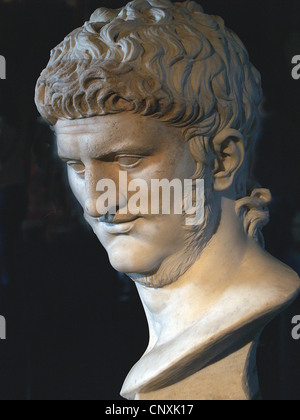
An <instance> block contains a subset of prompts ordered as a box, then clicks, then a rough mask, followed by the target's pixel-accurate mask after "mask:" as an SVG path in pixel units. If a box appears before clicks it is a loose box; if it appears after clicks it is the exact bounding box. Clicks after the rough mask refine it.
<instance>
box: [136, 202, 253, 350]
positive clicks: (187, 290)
mask: <svg viewBox="0 0 300 420" xmlns="http://www.w3.org/2000/svg"><path fill="white" fill-rule="evenodd" d="M234 206H235V202H234V201H233V200H229V199H225V198H224V199H223V202H222V217H221V221H220V225H219V228H218V230H217V232H216V233H215V235H214V236H213V237H212V239H211V241H210V243H209V244H208V246H207V247H206V248H205V249H204V251H203V252H202V254H201V256H200V258H199V259H198V260H197V261H196V263H195V264H194V265H193V266H192V267H191V268H190V269H189V270H188V271H187V272H186V273H185V274H184V275H183V276H182V277H181V278H179V279H178V280H177V281H176V282H174V283H173V284H170V285H169V286H166V287H164V288H160V289H152V288H148V287H145V286H142V285H139V284H138V285H137V288H138V291H139V294H140V297H141V300H142V303H143V305H144V308H145V312H146V315H147V319H148V323H149V329H150V344H149V348H148V351H150V350H151V348H152V347H153V346H155V345H161V344H164V343H165V342H167V341H170V340H172V339H173V338H175V337H176V336H177V337H178V336H179V335H180V334H181V333H182V332H184V331H185V330H186V329H187V328H189V327H190V326H192V325H193V323H195V322H197V321H198V320H199V319H201V318H202V317H204V316H205V313H206V312H207V311H208V309H209V308H210V307H212V306H213V305H214V302H216V301H217V300H218V298H219V297H220V296H221V295H222V294H223V293H224V291H225V290H226V289H227V288H228V287H229V286H231V285H232V284H233V283H234V282H235V281H240V279H238V280H235V279H236V277H238V276H236V273H237V271H238V269H239V267H240V264H241V261H242V260H243V257H244V255H245V252H246V249H247V246H248V241H249V239H248V237H247V235H246V234H245V233H244V231H243V227H242V225H241V223H240V221H239V220H238V218H237V216H236V213H235V208H234ZM225 273H226V274H225ZM187 302H188V303H187Z"/></svg>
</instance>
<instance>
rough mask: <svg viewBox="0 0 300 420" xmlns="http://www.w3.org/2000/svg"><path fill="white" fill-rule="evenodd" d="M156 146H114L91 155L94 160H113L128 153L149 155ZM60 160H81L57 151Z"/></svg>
mask: <svg viewBox="0 0 300 420" xmlns="http://www.w3.org/2000/svg"><path fill="white" fill-rule="evenodd" d="M155 150H156V148H154V147H140V148H136V147H134V148H132V149H128V148H126V149H122V148H116V149H115V150H111V151H107V152H104V153H100V154H97V155H95V156H94V157H92V159H95V160H102V161H105V162H113V161H114V160H115V158H116V157H117V156H119V155H130V156H141V157H142V156H151V155H152V154H153V153H154V152H155ZM58 155H59V157H60V159H61V160H63V161H65V162H68V161H70V160H73V161H74V162H81V159H78V158H72V157H66V156H64V155H63V154H60V153H58Z"/></svg>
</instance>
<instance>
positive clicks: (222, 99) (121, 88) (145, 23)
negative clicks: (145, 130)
mask: <svg viewBox="0 0 300 420" xmlns="http://www.w3.org/2000/svg"><path fill="white" fill-rule="evenodd" d="M35 99H36V104H37V107H38V109H39V111H40V113H41V114H42V116H43V117H44V118H45V119H46V120H47V121H48V122H49V123H50V124H52V125H54V124H55V123H56V121H57V119H60V118H67V119H76V118H88V117H92V116H97V115H106V114H113V113H119V112H122V111H133V112H137V113H140V114H141V115H144V116H152V117H156V118H159V119H161V120H163V121H165V122H166V123H169V124H171V125H175V126H178V127H188V128H189V129H191V128H192V129H195V128H196V129H197V130H196V131H197V135H206V136H211V135H214V134H216V133H217V132H218V131H221V130H222V128H224V127H226V126H228V125H231V127H232V128H237V129H239V130H241V131H242V132H243V134H244V136H245V137H246V138H248V137H249V138H250V137H251V136H252V135H253V134H254V132H255V130H256V128H257V121H258V111H257V107H258V104H259V103H260V101H261V86H260V76H259V73H258V72H257V70H256V69H255V68H254V67H253V66H252V64H251V63H250V61H249V57H248V54H247V51H246V49H245V48H244V46H243V44H242V42H241V41H240V40H239V38H238V37H237V36H236V35H235V34H234V33H233V32H232V31H230V30H229V29H227V28H226V27H225V25H224V22H223V20H222V19H221V18H219V17H216V16H209V15H207V14H205V13H203V10H202V8H201V7H200V6H199V5H198V4H196V3H195V2H193V1H187V2H184V3H174V4H173V3H172V2H170V1H168V0H148V1H147V0H135V1H132V2H131V3H129V4H127V6H125V7H124V8H122V9H118V10H111V9H106V8H100V9H98V10H96V11H95V12H94V13H93V15H92V16H91V19H90V21H89V22H86V23H85V24H84V26H83V27H81V28H79V29H76V30H75V31H73V32H72V33H71V34H70V35H68V36H67V37H66V38H65V39H64V41H63V42H62V43H61V44H60V45H58V46H57V47H56V48H55V49H54V50H53V51H52V53H51V58H50V61H49V63H48V65H47V68H46V69H45V70H44V71H43V72H42V74H41V76H40V78H39V80H38V82H37V86H36V98H35ZM192 131H193V130H192ZM190 132H191V131H190Z"/></svg>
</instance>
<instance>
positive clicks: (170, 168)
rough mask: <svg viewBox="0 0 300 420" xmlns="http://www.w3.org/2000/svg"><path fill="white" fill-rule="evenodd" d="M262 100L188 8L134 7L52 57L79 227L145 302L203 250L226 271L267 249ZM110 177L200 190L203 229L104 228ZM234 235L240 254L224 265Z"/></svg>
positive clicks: (160, 222) (50, 98) (219, 24)
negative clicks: (259, 147) (259, 148)
mask: <svg viewBox="0 0 300 420" xmlns="http://www.w3.org/2000/svg"><path fill="white" fill-rule="evenodd" d="M261 100H262V89H261V80H260V75H259V73H258V71H257V70H256V69H255V68H254V66H253V65H252V64H251V63H250V61H249V57H248V53H247V51H246V49H245V47H244V45H243V44H242V42H241V41H240V39H239V38H238V37H237V36H236V35H235V34H234V33H233V32H232V31H231V30H229V29H228V28H226V27H225V25H224V22H223V20H222V19H221V18H220V17H217V16H209V15H207V14H205V13H204V12H203V10H202V8H201V7H200V6H199V5H198V4H196V3H195V2H193V1H186V2H183V3H172V2H171V1H169V0H135V1H132V2H131V3H129V4H128V5H127V6H125V7H124V8H122V9H118V10H110V9H106V8H100V9H98V10H96V11H95V12H94V13H93V15H92V16H91V18H90V21H89V22H87V23H85V24H84V26H83V27H82V28H79V29H76V30H75V31H73V32H72V33H71V34H70V35H68V36H67V37H66V38H65V40H64V41H63V42H62V43H61V44H60V45H58V46H57V47H56V48H55V49H54V50H53V51H52V54H51V59H50V62H49V64H48V66H47V68H46V69H45V70H44V71H43V72H42V74H41V76H40V78H39V80H38V83H37V87H36V104H37V107H38V109H39V111H40V113H41V115H42V116H43V117H44V119H45V120H46V121H48V122H49V124H50V125H52V126H55V129H56V133H57V137H58V148H59V153H60V155H61V157H63V158H64V159H65V160H66V161H67V163H69V168H70V170H69V178H70V183H71V186H72V189H73V191H74V193H75V195H76V196H77V197H78V199H79V201H80V202H81V204H82V205H83V207H84V208H85V213H86V219H87V220H88V222H89V223H90V224H91V226H92V227H93V229H94V231H95V233H96V234H97V236H98V237H99V239H100V241H101V242H102V243H103V245H104V246H105V248H106V249H107V250H108V254H109V256H110V260H111V263H112V265H113V266H114V267H115V268H116V269H117V270H119V271H123V272H126V273H127V274H128V275H130V276H131V277H132V278H133V279H134V280H135V281H136V282H137V283H138V284H140V285H142V286H138V287H142V288H145V286H146V289H149V290H151V289H152V290H163V289H165V290H168V287H171V289H170V290H173V289H172V287H173V286H174V284H176V282H177V281H178V280H179V279H182V278H183V277H184V275H185V274H186V273H187V272H189V270H190V269H191V268H192V267H193V265H194V264H195V263H196V262H197V261H198V260H199V258H200V257H201V256H202V253H203V252H204V250H205V248H207V247H210V250H211V252H210V255H208V254H207V255H206V260H205V261H208V260H209V259H210V258H211V255H214V253H215V262H216V263H219V262H220V264H221V265H222V258H223V259H224V264H227V262H226V263H225V261H227V260H228V258H229V259H230V258H231V257H232V255H234V249H237V248H240V251H241V249H245V247H244V248H243V246H240V243H242V242H243V243H244V244H245V243H247V244H248V245H249V243H250V242H251V241H252V242H251V244H252V245H251V246H252V247H254V243H256V242H258V243H260V245H263V237H262V234H261V229H262V228H263V227H264V225H265V224H266V223H267V222H268V218H269V213H268V210H267V205H268V203H269V202H270V200H271V196H270V192H269V191H268V190H266V189H262V188H260V187H259V186H258V185H257V184H256V182H255V180H254V179H253V177H252V174H251V158H252V156H253V151H254V146H255V141H256V138H257V134H258V131H259V110H258V108H259V104H260V102H261ZM134 150H136V151H134ZM140 161H142V163H140ZM116 164H117V165H118V166H115V165H116ZM116 167H118V169H121V170H123V171H127V172H128V175H129V177H130V178H132V179H134V178H137V177H139V178H144V179H146V180H147V182H150V180H151V179H153V178H159V179H162V178H167V179H169V180H171V179H174V178H179V179H181V180H183V179H185V178H190V179H193V181H194V182H195V180H197V179H200V178H201V179H204V181H205V214H204V221H203V223H202V224H200V225H199V226H184V224H183V222H182V221H183V218H182V215H181V216H180V217H179V216H178V217H175V216H174V215H173V216H172V215H168V216H166V215H155V216H152V218H151V216H145V217H143V215H141V217H140V218H139V219H138V220H136V219H132V220H129V219H128V218H127V219H126V218H125V219H123V220H122V218H120V216H118V214H117V215H116V216H113V217H112V218H111V219H110V220H108V219H107V215H106V216H103V215H101V214H100V213H101V212H99V209H98V208H97V207H96V206H95V200H96V198H97V194H99V193H97V191H96V184H97V182H98V181H99V179H100V178H101V177H104V176H105V177H106V178H111V179H113V180H114V181H116V182H117V180H116V171H115V169H114V168H116ZM118 188H121V187H120V186H118ZM121 206H122V205H121V203H120V202H119V203H117V208H118V209H119V208H120V207H121ZM224 215H227V216H224ZM103 217H104V218H103ZM105 217H106V218H105ZM118 217H119V219H118ZM117 219H118V220H117ZM222 220H223V222H222ZM106 222H110V223H106ZM122 222H124V223H123V225H125V227H126V229H124V226H123V228H122V227H120V226H121V225H122ZM125 222H126V223H125ZM134 223H135V224H134ZM108 224H110V226H107V225H108ZM105 225H106V227H104V228H103V226H105ZM101 226H102V227H101ZM132 226H133V228H132ZM220 226H221V227H220ZM222 226H223V227H222ZM230 229H232V232H231V233H230ZM221 231H222V234H221ZM226 231H227V234H225V232H226ZM216 234H218V235H219V236H218V235H216ZM230 235H232V243H235V248H234V246H233V251H232V253H231V254H230V255H231V256H230V255H229V256H228V255H227V256H226V257H225V256H224V255H223V254H224V252H225V249H226V248H227V247H228V241H230V240H231V239H229V238H231V236H230ZM237 237H239V238H240V242H239V240H238V239H237ZM213 238H215V239H213ZM216 238H217V239H216ZM249 238H253V239H249ZM213 241H215V242H213ZM222 241H224V242H225V244H224V245H223V247H222V250H221V248H219V243H220V242H222ZM247 241H248V242H247ZM249 241H250V242H249ZM248 245H247V246H248ZM255 247H257V249H258V248H259V249H261V250H262V248H261V247H260V246H259V245H255ZM217 249H218V251H217ZM251 249H252V248H251ZM218 252H220V254H222V258H220V260H218V258H219V255H218ZM262 252H264V251H262ZM232 258H233V261H232V264H233V265H234V264H237V261H238V258H239V257H237V258H236V261H235V260H234V257H232ZM241 258H242V257H241ZM266 258H267V257H266ZM217 260H218V261H217ZM205 264H206V262H205V263H203V264H202V265H203V266H205ZM207 264H208V263H207ZM224 267H225V266H224ZM201 269H202V268H201ZM223 269H224V273H223V275H224V277H226V275H227V274H228V276H229V277H230V276H231V274H232V273H231V274H229V273H227V271H226V268H223ZM211 275H212V277H213V276H214V274H213V273H212V272H211ZM241 275H242V274H241ZM203 276H204V274H203ZM190 277H193V275H192V274H190ZM204 277H205V276H204ZM180 281H181V283H180V284H181V286H178V287H183V286H182V285H183V283H184V281H183V280H180ZM225 283H226V282H225ZM225 283H224V285H223V286H222V287H221V289H222V288H223V287H224V288H225V287H226V286H225ZM222 290H223V289H222ZM289 292H291V290H290V291H289ZM294 292H295V288H293V293H294ZM143 293H146V292H145V290H144V291H143ZM153 293H154V292H153ZM166 293H167V292H166ZM174 293H175V292H174V290H173V294H174ZM189 293H190V295H191V292H189ZM287 294H288V295H289V296H290V294H291V293H290V294H289V293H287ZM151 299H152V298H151ZM145 300H147V297H145V296H144V297H143V301H144V303H145ZM152 303H153V302H152ZM152 303H151V302H150V303H149V304H147V302H146V307H147V310H146V312H147V311H148V313H147V315H148V318H149V317H150V315H149V312H151V304H152ZM282 303H283V302H282ZM153 306H155V305H153ZM149 308H150V309H149ZM152 309H153V308H152ZM153 311H155V310H154V309H153ZM153 311H152V312H153ZM170 322H171V321H170ZM191 322H192V321H191ZM193 322H195V320H193ZM155 328H156V327H155ZM155 328H154V329H153V330H155ZM178 328H179V327H178ZM182 328H183V327H182ZM171 330H172V328H170V331H171ZM170 331H169V333H168V334H171V332H170ZM152 333H153V331H152ZM153 334H154V333H153ZM158 335H159V334H158V333H157V336H158ZM161 336H163V334H161ZM175 336H176V332H174V337H175ZM156 339H157V337H156ZM157 340H158V342H159V339H157ZM154 342H155V339H154V338H153V339H152V344H150V347H149V349H148V353H149V351H150V350H151V348H153V347H155V345H154ZM177 350H178V349H177ZM177 350H176V351H177ZM174 351H175V350H174ZM176 351H175V353H176ZM178 351H179V350H178ZM149 363H150V362H149ZM150 376H151V375H150ZM145 381H146V380H145ZM145 383H147V381H146V382H145ZM132 395H133V393H132Z"/></svg>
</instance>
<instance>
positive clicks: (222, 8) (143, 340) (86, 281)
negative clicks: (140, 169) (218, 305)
mask: <svg viewBox="0 0 300 420" xmlns="http://www.w3.org/2000/svg"><path fill="white" fill-rule="evenodd" d="M200 3H201V4H202V5H203V7H204V9H205V11H206V12H207V13H212V14H218V15H221V16H222V17H223V18H224V19H225V22H226V24H227V26H229V27H230V28H232V29H233V30H235V31H236V32H237V33H238V35H239V36H240V37H241V39H242V40H243V41H244V43H245V44H246V46H247V48H248V51H249V53H250V56H251V59H252V62H253V63H254V64H255V65H256V66H257V68H258V69H259V70H260V72H261V73H262V77H263V88H264V93H265V100H264V105H263V113H264V122H263V127H262V133H261V140H260V142H259V144H258V148H257V152H256V160H255V168H254V171H255V173H256V175H257V177H258V179H259V180H260V183H261V184H262V186H264V187H267V188H270V189H271V191H272V193H273V197H274V198H273V203H272V206H271V217H272V218H271V222H270V224H269V225H268V227H267V228H266V229H265V231H264V232H265V238H266V244H267V249H268V250H269V251H270V252H271V253H272V254H273V255H274V256H276V257H278V258H280V259H281V260H283V261H285V262H286V263H288V264H289V265H291V266H293V268H294V269H295V270H297V271H298V273H299V272H300V201H299V185H300V182H299V174H300V169H299V168H300V162H299V160H300V153H299V144H300V123H299V119H300V80H298V81H295V80H293V79H292V77H291V71H292V67H293V66H292V64H291V60H292V57H293V56H294V55H298V54H300V23H299V22H300V20H299V17H300V1H299V0H282V1H279V0H242V1H241V0H203V1H201V2H200ZM125 4H126V1H117V0H86V1H84V0H73V1H72V0H69V1H67V0H42V1H41V0H11V1H9V0H0V55H3V56H5V57H6V60H7V80H0V117H1V116H2V122H3V123H2V132H0V315H4V316H5V317H6V320H7V340H6V341H0V399H1V400H12V399H13V400H17V399H18V400H20V399H21V400H23V399H27V400H49V399H50V400H53V399H55V400H66V399H68V400H69V399H84V400H87V399H90V400H93V399H101V400H104V399H118V398H120V397H119V391H120V388H121V385H122V383H123V380H124V378H125V376H126V374H127V373H128V371H129V369H130V368H131V366H132V365H133V364H134V363H135V362H136V361H137V360H138V358H139V357H140V356H141V354H142V353H143V351H144V350H145V348H146V345H147V339H148V336H147V325H146V321H145V317H144V313H143V309H142V307H141V304H140V302H139V299H138V296H137V293H136V291H135V287H134V285H133V284H132V282H131V281H129V280H128V279H127V278H126V277H122V276H121V275H119V274H118V273H116V272H115V271H114V270H113V269H112V268H111V267H110V265H109V263H108V259H107V256H106V253H105V251H104V250H103V249H102V248H101V246H100V244H99V243H98V241H97V239H96V237H94V236H93V234H92V233H91V232H90V230H89V228H88V227H87V226H86V224H85V222H83V221H82V219H81V211H80V209H78V207H77V205H76V203H75V201H74V199H73V197H72V195H71V193H70V192H69V189H68V186H67V183H66V178H65V173H64V168H63V167H62V165H61V164H60V162H58V160H57V158H56V156H55V143H54V139H53V136H52V134H51V132H50V130H49V129H48V127H47V126H46V125H45V124H44V123H43V122H42V121H41V119H40V118H39V116H38V113H37V111H36V109H35V105H34V102H33V96H34V86H35V82H36V79H37V78H38V76H39V73H40V72H41V70H42V69H43V68H44V67H45V66H46V64H47V61H48V58H49V51H50V49H52V48H53V47H55V46H56V45H57V44H58V43H59V42H60V41H61V40H62V39H63V37H64V36H65V35H67V34H68V33H69V32H70V31H71V30H73V29H74V28H75V27H78V26H81V25H82V24H83V22H84V21H85V20H88V18H89V15H90V14H91V13H92V12H93V11H94V9H96V8H97V7H100V6H106V7H122V6H124V5H125ZM0 126H1V125H0ZM283 280H284V279H283ZM294 315H300V301H299V300H298V301H296V302H295V303H294V304H293V306H292V307H291V308H289V309H288V310H287V311H286V312H285V313H284V314H283V315H281V316H280V317H278V318H276V319H275V320H274V321H273V322H272V324H270V326H268V327H267V328H266V330H265V331H264V333H263V335H262V337H261V340H260V345H259V351H258V367H259V377H260V383H261V388H262V394H263V398H264V399H273V400H274V399H294V400H299V399H300V363H299V362H300V341H294V340H292V337H291V330H292V324H291V319H292V317H293V316H294Z"/></svg>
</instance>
